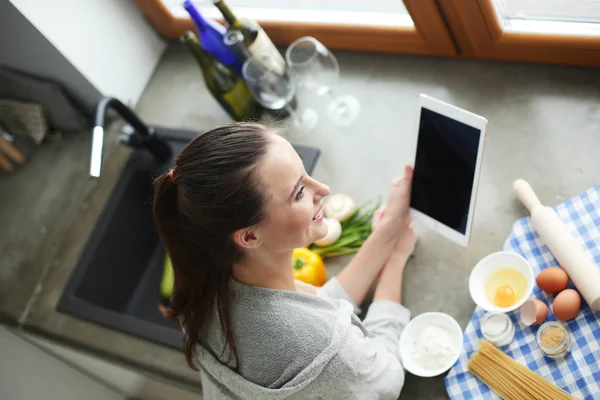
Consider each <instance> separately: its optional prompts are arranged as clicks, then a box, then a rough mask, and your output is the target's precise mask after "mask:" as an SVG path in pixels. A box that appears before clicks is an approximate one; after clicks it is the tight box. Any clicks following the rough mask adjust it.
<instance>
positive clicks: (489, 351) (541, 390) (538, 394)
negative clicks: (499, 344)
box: [468, 340, 574, 400]
mask: <svg viewBox="0 0 600 400" xmlns="http://www.w3.org/2000/svg"><path fill="white" fill-rule="evenodd" d="M468 366H469V371H471V372H472V373H473V374H475V376H477V377H478V378H479V379H481V380H482V381H483V382H484V383H485V384H486V385H488V386H489V388H490V389H492V390H493V391H494V392H496V393H497V394H498V395H499V396H500V397H502V398H503V399H506V400H528V399H532V400H560V399H569V400H570V399H574V397H572V396H571V395H570V394H569V393H567V392H565V391H564V390H562V389H560V388H558V387H557V386H555V385H553V384H552V383H550V382H548V381H547V380H545V379H544V378H542V377H541V376H539V375H538V374H536V373H534V372H532V371H531V370H530V369H528V368H527V367H525V366H523V365H521V364H519V363H518V362H516V361H515V360H513V359H512V358H510V357H509V356H507V355H506V354H504V353H503V352H501V351H500V350H498V348H496V346H494V345H493V344H491V343H490V342H488V341H486V340H482V341H481V342H480V344H479V350H478V351H477V352H475V353H474V354H473V355H472V356H471V359H470V360H469V364H468Z"/></svg>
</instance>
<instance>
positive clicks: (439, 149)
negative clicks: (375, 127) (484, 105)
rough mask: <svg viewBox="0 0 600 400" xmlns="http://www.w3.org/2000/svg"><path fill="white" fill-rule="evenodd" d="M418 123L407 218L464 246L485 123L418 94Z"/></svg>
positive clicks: (448, 105)
mask: <svg viewBox="0 0 600 400" xmlns="http://www.w3.org/2000/svg"><path fill="white" fill-rule="evenodd" d="M417 121H418V125H417V133H416V141H415V142H416V145H415V157H414V164H413V166H414V176H413V183H412V192H411V199H410V212H411V217H412V219H413V221H417V222H418V223H422V224H424V225H425V226H427V227H429V228H431V229H433V230H434V231H436V232H437V233H439V234H441V235H443V236H445V237H447V238H448V239H450V240H452V241H454V242H456V243H458V244H460V245H462V246H468V244H469V240H470V236H471V226H472V224H473V214H474V211H475V199H476V194H477V187H478V182H479V171H480V169H481V159H482V155H483V144H484V139H485V128H486V125H487V120H486V119H485V118H483V117H480V116H479V115H475V114H473V113H470V112H468V111H465V110H463V109H460V108H458V107H455V106H452V105H450V104H447V103H444V102H442V101H439V100H436V99H434V98H431V97H429V96H426V95H423V94H421V95H420V99H419V117H418V120H417Z"/></svg>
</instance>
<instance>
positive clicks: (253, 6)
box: [161, 0, 414, 27]
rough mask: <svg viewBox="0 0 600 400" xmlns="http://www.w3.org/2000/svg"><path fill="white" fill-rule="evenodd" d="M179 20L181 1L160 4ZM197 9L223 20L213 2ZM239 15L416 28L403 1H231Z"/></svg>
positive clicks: (201, 2) (199, 0)
mask: <svg viewBox="0 0 600 400" xmlns="http://www.w3.org/2000/svg"><path fill="white" fill-rule="evenodd" d="M161 2H162V3H163V4H164V6H165V7H166V8H167V9H168V10H169V12H170V13H171V14H172V15H173V16H175V17H177V18H186V17H187V13H186V12H185V10H184V9H183V7H182V5H181V4H182V1H180V0H161ZM193 3H194V5H195V6H196V7H198V9H199V10H200V11H201V12H203V13H204V14H205V15H208V16H210V17H212V18H215V19H217V18H221V15H220V14H219V11H218V10H217V9H216V7H215V6H213V4H212V1H210V0H195V1H194V2H193ZM227 4H228V5H229V6H230V7H231V8H232V9H234V10H235V12H236V14H239V15H243V16H244V17H246V18H250V19H255V20H261V21H263V22H264V21H271V22H273V21H280V22H285V21H287V22H308V23H326V24H332V25H335V24H339V25H355V26H403V27H414V24H413V21H412V19H411V17H410V15H409V14H408V11H407V10H406V7H405V6H404V3H402V2H401V1H389V0H373V1H371V2H366V1H364V0H346V1H345V0H321V1H318V0H288V1H278V0H229V1H227Z"/></svg>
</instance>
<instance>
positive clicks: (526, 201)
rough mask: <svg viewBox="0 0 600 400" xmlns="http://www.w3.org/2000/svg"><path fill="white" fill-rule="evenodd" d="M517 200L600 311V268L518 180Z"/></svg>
mask: <svg viewBox="0 0 600 400" xmlns="http://www.w3.org/2000/svg"><path fill="white" fill-rule="evenodd" d="M513 189H514V190H515V193H516V194H517V197H518V198H519V200H521V202H522V203H523V205H524V206H525V207H527V209H528V210H529V211H530V212H531V224H532V225H533V227H534V229H535V230H536V231H537V232H538V234H539V235H540V237H541V238H542V240H543V241H544V243H546V246H548V248H549V249H550V251H551V252H552V254H553V255H554V257H555V258H556V259H557V260H558V262H559V263H560V266H561V267H562V268H563V269H564V270H565V271H566V272H567V274H569V277H570V278H571V280H572V281H573V283H574V284H575V286H576V287H577V289H578V290H579V293H581V295H582V296H583V298H584V299H585V301H587V303H588V304H589V305H590V307H592V309H593V310H600V267H598V266H597V265H596V264H595V263H594V261H593V260H592V259H591V257H590V256H589V255H588V254H587V253H586V252H585V250H584V249H583V248H582V246H581V245H580V244H579V243H577V240H576V239H575V238H574V237H573V235H571V233H570V232H569V231H568V230H567V227H566V226H565V225H564V224H563V222H562V221H561V220H560V218H559V216H558V214H556V212H555V211H554V210H553V209H552V208H550V207H548V206H544V205H543V204H542V203H541V202H540V200H539V199H538V197H537V196H536V194H535V192H534V191H533V189H532V188H531V185H530V184H529V183H528V182H527V181H525V180H523V179H517V180H516V181H515V182H514V183H513Z"/></svg>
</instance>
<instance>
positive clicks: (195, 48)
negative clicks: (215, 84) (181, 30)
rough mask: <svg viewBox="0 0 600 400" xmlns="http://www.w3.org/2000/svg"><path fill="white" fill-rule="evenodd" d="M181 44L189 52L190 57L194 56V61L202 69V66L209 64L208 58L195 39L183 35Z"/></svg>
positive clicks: (188, 35)
mask: <svg viewBox="0 0 600 400" xmlns="http://www.w3.org/2000/svg"><path fill="white" fill-rule="evenodd" d="M183 43H184V44H185V45H186V47H187V48H188V49H189V50H190V52H191V53H192V55H193V56H194V58H195V59H196V61H198V63H199V64H200V65H201V66H203V67H204V66H206V65H208V64H210V56H209V55H208V53H207V52H206V51H205V50H204V49H203V48H202V47H201V46H200V44H199V43H198V41H197V40H196V38H195V37H193V36H191V35H190V34H185V35H184V36H183Z"/></svg>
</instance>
